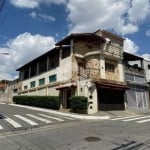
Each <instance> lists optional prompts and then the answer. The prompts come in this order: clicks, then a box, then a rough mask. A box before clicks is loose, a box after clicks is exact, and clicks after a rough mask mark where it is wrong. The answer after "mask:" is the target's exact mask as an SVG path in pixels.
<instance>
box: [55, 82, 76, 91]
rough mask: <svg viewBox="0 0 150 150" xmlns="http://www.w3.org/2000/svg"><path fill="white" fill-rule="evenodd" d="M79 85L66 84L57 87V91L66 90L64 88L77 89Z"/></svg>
mask: <svg viewBox="0 0 150 150" xmlns="http://www.w3.org/2000/svg"><path fill="white" fill-rule="evenodd" d="M76 86H77V84H76V83H75V82H74V83H64V84H60V85H59V86H57V87H56V90H61V89H64V88H71V87H76Z"/></svg>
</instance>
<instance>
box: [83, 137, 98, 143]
mask: <svg viewBox="0 0 150 150" xmlns="http://www.w3.org/2000/svg"><path fill="white" fill-rule="evenodd" d="M85 140H86V141H88V142H98V141H101V139H100V138H98V137H92V136H91V137H86V138H85Z"/></svg>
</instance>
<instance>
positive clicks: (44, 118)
mask: <svg viewBox="0 0 150 150" xmlns="http://www.w3.org/2000/svg"><path fill="white" fill-rule="evenodd" d="M75 121H78V119H74V118H71V117H65V116H60V115H54V114H50V113H47V112H41V111H35V110H30V109H26V108H20V107H16V106H11V105H7V104H0V133H3V132H10V131H20V130H28V129H32V128H39V127H43V126H52V125H56V124H63V123H69V122H75Z"/></svg>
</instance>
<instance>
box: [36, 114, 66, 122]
mask: <svg viewBox="0 0 150 150" xmlns="http://www.w3.org/2000/svg"><path fill="white" fill-rule="evenodd" d="M39 115H40V116H43V117H47V118H50V119H55V120H57V121H60V122H62V121H64V120H63V119H60V118H57V117H52V116H48V115H44V114H39Z"/></svg>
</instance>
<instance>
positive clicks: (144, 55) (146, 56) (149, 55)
mask: <svg viewBox="0 0 150 150" xmlns="http://www.w3.org/2000/svg"><path fill="white" fill-rule="evenodd" d="M142 57H143V58H144V59H145V60H149V61H150V54H143V55H142Z"/></svg>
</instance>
